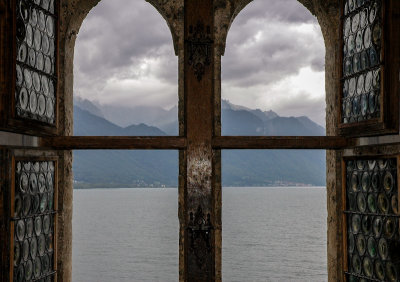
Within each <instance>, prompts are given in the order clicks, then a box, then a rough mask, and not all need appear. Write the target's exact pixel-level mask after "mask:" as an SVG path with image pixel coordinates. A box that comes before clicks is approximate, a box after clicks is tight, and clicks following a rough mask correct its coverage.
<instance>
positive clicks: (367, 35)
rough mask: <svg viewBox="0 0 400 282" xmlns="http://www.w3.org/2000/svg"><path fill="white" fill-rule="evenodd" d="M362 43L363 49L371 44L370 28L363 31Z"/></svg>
mask: <svg viewBox="0 0 400 282" xmlns="http://www.w3.org/2000/svg"><path fill="white" fill-rule="evenodd" d="M363 41H364V47H365V48H369V47H371V43H372V34H371V28H370V27H367V28H366V29H365V30H364V38H363Z"/></svg>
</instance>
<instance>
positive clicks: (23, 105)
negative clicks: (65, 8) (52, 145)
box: [15, 0, 57, 125]
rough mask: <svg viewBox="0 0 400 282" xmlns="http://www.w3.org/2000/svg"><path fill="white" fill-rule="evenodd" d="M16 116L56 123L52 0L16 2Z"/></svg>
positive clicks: (53, 11)
mask: <svg viewBox="0 0 400 282" xmlns="http://www.w3.org/2000/svg"><path fill="white" fill-rule="evenodd" d="M16 4H17V7H16V11H17V12H16V37H17V58H16V88H15V91H16V93H15V110H16V111H15V112H16V116H18V117H22V118H28V119H33V120H37V121H41V122H45V123H47V124H52V125H53V124H54V123H55V108H56V107H55V105H56V85H57V77H56V46H57V44H56V30H57V29H56V14H55V11H56V7H55V0H17V1H16Z"/></svg>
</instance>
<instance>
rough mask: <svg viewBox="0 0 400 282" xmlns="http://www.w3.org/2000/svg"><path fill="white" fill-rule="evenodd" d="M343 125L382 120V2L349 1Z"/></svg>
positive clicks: (346, 7) (345, 10) (346, 22)
mask: <svg viewBox="0 0 400 282" xmlns="http://www.w3.org/2000/svg"><path fill="white" fill-rule="evenodd" d="M344 5H345V7H344V19H343V21H344V22H343V80H342V87H343V91H342V120H341V122H342V123H345V124H348V123H356V122H360V121H364V120H371V119H377V118H380V116H381V109H380V103H381V77H382V71H383V67H382V64H383V48H382V36H383V16H382V15H383V12H382V11H383V7H382V3H381V1H380V0H374V1H356V0H348V1H345V4H344Z"/></svg>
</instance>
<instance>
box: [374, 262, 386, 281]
mask: <svg viewBox="0 0 400 282" xmlns="http://www.w3.org/2000/svg"><path fill="white" fill-rule="evenodd" d="M375 275H376V277H377V278H378V279H380V280H384V279H385V269H384V268H383V264H382V262H381V261H380V260H376V261H375Z"/></svg>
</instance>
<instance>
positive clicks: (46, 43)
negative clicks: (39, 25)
mask: <svg viewBox="0 0 400 282" xmlns="http://www.w3.org/2000/svg"><path fill="white" fill-rule="evenodd" d="M49 49H50V42H49V38H48V37H47V35H46V34H43V37H42V49H41V50H42V52H43V53H45V54H48V53H49Z"/></svg>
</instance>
